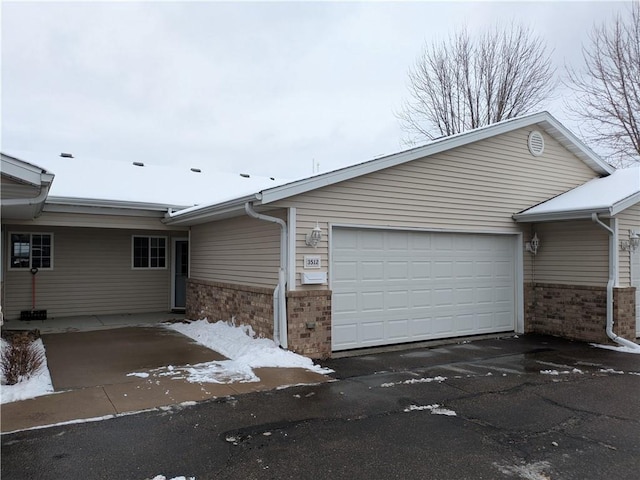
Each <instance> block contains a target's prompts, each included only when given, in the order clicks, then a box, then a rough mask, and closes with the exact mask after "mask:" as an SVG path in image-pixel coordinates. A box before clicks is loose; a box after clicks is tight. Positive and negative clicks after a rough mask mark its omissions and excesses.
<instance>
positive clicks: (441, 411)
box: [404, 403, 457, 417]
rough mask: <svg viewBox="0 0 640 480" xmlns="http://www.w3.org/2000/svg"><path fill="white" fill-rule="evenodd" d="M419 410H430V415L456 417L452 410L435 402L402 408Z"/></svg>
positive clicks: (406, 410)
mask: <svg viewBox="0 0 640 480" xmlns="http://www.w3.org/2000/svg"><path fill="white" fill-rule="evenodd" d="M420 410H430V411H431V414H432V415H447V416H449V417H456V416H457V414H456V412H454V411H453V410H449V409H448V408H442V406H440V405H439V404H437V403H434V404H433V405H409V406H408V407H407V408H405V409H404V411H405V412H415V411H420Z"/></svg>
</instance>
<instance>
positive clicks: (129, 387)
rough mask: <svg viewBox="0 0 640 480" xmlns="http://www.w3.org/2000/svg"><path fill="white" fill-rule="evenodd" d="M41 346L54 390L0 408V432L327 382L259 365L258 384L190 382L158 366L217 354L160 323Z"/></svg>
mask: <svg viewBox="0 0 640 480" xmlns="http://www.w3.org/2000/svg"><path fill="white" fill-rule="evenodd" d="M42 341H43V343H44V346H45V350H46V354H47V364H48V367H49V373H50V374H51V380H52V383H53V387H54V391H55V392H56V393H55V394H53V395H46V396H42V397H37V398H34V399H30V400H24V401H19V402H13V403H7V404H4V405H2V426H1V428H2V432H11V431H16V430H22V429H26V428H32V427H39V426H44V425H54V424H57V423H61V422H68V421H74V420H82V419H92V418H103V417H111V416H117V415H121V414H126V413H130V412H136V411H140V410H146V409H152V408H158V407H166V406H169V405H178V404H180V403H183V402H194V401H201V400H206V399H211V398H217V397H226V396H230V395H237V394H241V393H247V392H255V391H262V390H269V389H272V388H277V387H280V386H283V385H296V384H305V383H307V384H308V383H317V382H325V381H328V380H329V378H328V377H326V376H324V375H319V374H316V373H313V372H309V371H306V370H303V369H297V368H259V369H255V373H256V375H257V376H258V377H259V378H260V382H249V383H239V382H235V383H219V384H216V383H192V382H189V381H187V380H186V379H184V378H181V377H179V376H178V375H171V374H170V373H171V371H170V370H167V368H166V367H169V366H171V368H173V367H182V366H187V365H196V364H200V363H205V362H211V361H216V360H225V357H224V356H222V355H221V354H219V353H217V352H215V351H213V350H210V349H209V348H206V347H204V346H202V345H200V344H198V343H197V342H195V341H194V340H192V339H190V338H188V337H186V336H184V335H182V334H180V333H177V332H175V331H172V330H169V329H167V328H164V327H162V326H160V325H156V326H153V327H122V328H115V329H108V330H93V331H83V332H67V333H52V334H45V335H42ZM163 367H164V368H163ZM132 374H141V376H146V377H144V378H141V376H136V375H132Z"/></svg>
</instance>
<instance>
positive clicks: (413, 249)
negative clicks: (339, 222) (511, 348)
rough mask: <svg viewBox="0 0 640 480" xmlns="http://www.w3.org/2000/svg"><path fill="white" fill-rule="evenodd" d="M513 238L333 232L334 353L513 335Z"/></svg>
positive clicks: (425, 233)
mask: <svg viewBox="0 0 640 480" xmlns="http://www.w3.org/2000/svg"><path fill="white" fill-rule="evenodd" d="M515 243H516V237H515V236H513V235H483V234H471V233H445V232H433V233H427V232H416V231H402V230H383V229H369V228H368V229H357V228H336V229H334V231H333V246H332V267H333V274H332V282H331V288H332V291H333V316H332V347H333V350H345V349H352V348H362V347H370V346H376V345H388V344H395V343H404V342H411V341H419V340H431V339H436V338H447V337H456V336H463V335H477V334H483V333H496V332H505V331H513V330H514V328H515V318H516V312H515V311H516V307H515V305H516V287H515V284H516V276H517V275H516V265H515Z"/></svg>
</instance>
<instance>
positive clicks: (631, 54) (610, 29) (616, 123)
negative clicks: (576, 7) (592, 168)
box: [565, 1, 640, 166]
mask: <svg viewBox="0 0 640 480" xmlns="http://www.w3.org/2000/svg"><path fill="white" fill-rule="evenodd" d="M629 13H630V15H624V16H622V15H620V14H618V15H617V16H616V18H615V20H614V21H613V24H611V25H606V24H603V25H601V26H599V27H594V29H593V30H592V32H591V35H590V37H589V40H590V45H589V48H585V47H584V46H583V48H582V56H583V59H584V69H583V70H581V71H576V70H575V69H572V68H567V75H568V81H567V82H566V83H567V85H568V86H569V87H571V88H573V89H574V90H575V92H576V95H575V96H574V97H572V100H573V101H572V102H571V103H570V101H566V102H565V104H566V107H567V109H568V110H569V112H570V113H571V114H573V116H574V117H576V118H577V119H580V120H581V122H582V126H581V130H583V132H584V133H585V134H586V137H587V138H588V139H589V140H592V141H594V142H599V143H600V144H601V145H602V146H603V147H605V148H607V149H608V151H609V153H610V154H611V157H610V159H609V161H610V162H611V163H612V164H617V165H618V166H622V165H625V164H629V163H632V162H634V161H635V162H639V161H640V1H634V2H633V3H632V4H631V7H630V12H629Z"/></svg>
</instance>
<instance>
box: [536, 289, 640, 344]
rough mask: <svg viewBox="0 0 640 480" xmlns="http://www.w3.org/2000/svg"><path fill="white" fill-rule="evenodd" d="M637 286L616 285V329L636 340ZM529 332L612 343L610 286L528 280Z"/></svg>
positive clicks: (618, 332)
mask: <svg viewBox="0 0 640 480" xmlns="http://www.w3.org/2000/svg"><path fill="white" fill-rule="evenodd" d="M635 291H636V289H635V287H627V288H614V291H613V300H614V309H613V321H614V328H613V330H614V332H615V333H616V335H619V336H621V337H623V338H627V339H629V340H634V339H635V308H636V305H635ZM524 310H525V311H524V315H525V331H526V332H529V333H542V334H547V335H555V336H559V337H564V338H569V339H572V340H580V341H583V342H596V343H612V342H611V340H610V339H609V337H607V333H606V330H605V329H606V324H607V289H606V287H592V286H582V285H559V284H549V283H534V284H531V283H525V285H524Z"/></svg>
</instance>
